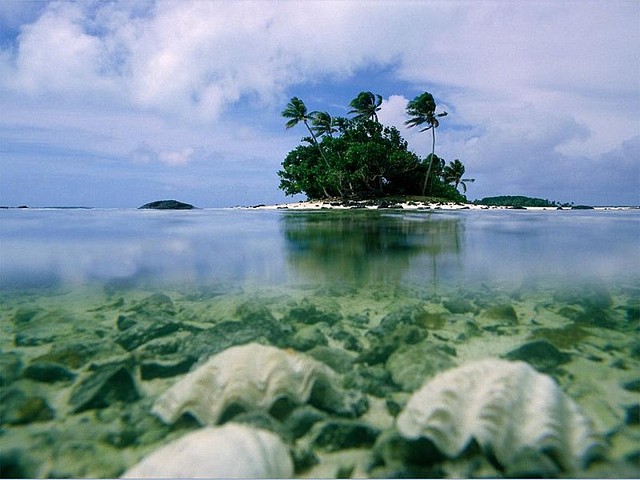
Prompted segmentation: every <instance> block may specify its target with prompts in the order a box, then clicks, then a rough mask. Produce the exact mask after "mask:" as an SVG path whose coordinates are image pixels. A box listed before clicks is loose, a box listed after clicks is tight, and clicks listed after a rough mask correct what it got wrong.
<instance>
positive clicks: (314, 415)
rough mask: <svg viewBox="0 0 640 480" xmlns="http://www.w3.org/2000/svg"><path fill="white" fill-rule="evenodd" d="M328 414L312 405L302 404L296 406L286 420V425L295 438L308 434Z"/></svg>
mask: <svg viewBox="0 0 640 480" xmlns="http://www.w3.org/2000/svg"><path fill="white" fill-rule="evenodd" d="M326 418H327V414H326V413H325V412H323V411H321V410H318V409H317V408H315V407H312V406H311V405H302V406H301V407H299V408H296V409H295V410H294V411H293V412H291V415H289V416H288V417H287V419H286V420H285V427H286V428H287V430H288V431H289V432H291V434H292V435H293V437H294V438H296V439H297V438H300V437H302V436H303V435H304V434H306V433H307V432H308V431H309V430H310V429H311V427H313V426H314V425H315V424H316V423H318V422H319V421H320V420H325V419H326Z"/></svg>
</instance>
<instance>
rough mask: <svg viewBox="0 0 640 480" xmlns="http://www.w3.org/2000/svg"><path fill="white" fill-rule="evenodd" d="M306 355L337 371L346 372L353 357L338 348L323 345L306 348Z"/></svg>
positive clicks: (350, 365) (351, 365)
mask: <svg viewBox="0 0 640 480" xmlns="http://www.w3.org/2000/svg"><path fill="white" fill-rule="evenodd" d="M306 353H307V355H309V356H310V357H313V358H315V359H316V360H318V361H320V362H322V363H324V364H326V365H329V366H330V367H331V368H332V369H333V370H335V371H336V372H338V373H346V372H349V371H351V369H352V368H353V362H354V360H355V357H354V356H353V355H351V354H349V353H348V352H345V351H344V350H342V349H339V348H331V347H327V346H324V345H320V346H316V347H314V348H312V349H311V350H308V351H307V352H306Z"/></svg>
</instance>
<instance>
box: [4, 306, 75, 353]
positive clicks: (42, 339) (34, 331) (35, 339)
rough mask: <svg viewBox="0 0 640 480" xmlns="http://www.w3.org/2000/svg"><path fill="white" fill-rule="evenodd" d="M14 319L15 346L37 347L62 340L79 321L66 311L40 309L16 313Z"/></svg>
mask: <svg viewBox="0 0 640 480" xmlns="http://www.w3.org/2000/svg"><path fill="white" fill-rule="evenodd" d="M32 313H33V315H31V314H32ZM27 318H28V319H27ZM14 321H15V323H16V334H15V340H14V343H15V345H16V346H17V347H37V346H40V345H46V344H48V343H54V342H56V341H58V340H64V339H66V338H68V337H69V336H70V335H72V334H73V333H74V325H77V324H78V323H79V322H78V321H77V319H75V318H73V316H71V315H70V314H69V313H67V312H63V311H42V310H40V309H37V310H34V311H29V312H28V313H26V314H25V312H22V313H20V314H18V313H16V315H15V318H14Z"/></svg>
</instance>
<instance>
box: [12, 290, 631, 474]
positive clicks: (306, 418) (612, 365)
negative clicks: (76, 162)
mask: <svg viewBox="0 0 640 480" xmlns="http://www.w3.org/2000/svg"><path fill="white" fill-rule="evenodd" d="M1 295H2V302H1V304H0V305H1V306H0V339H1V340H0V341H1V342H2V343H1V352H0V359H1V361H2V363H1V365H2V369H1V371H0V375H1V377H0V381H1V382H2V383H1V385H2V390H1V396H2V402H1V406H0V415H1V417H0V418H1V425H0V456H1V457H0V465H2V476H4V477H25V476H26V477H76V478H77V477H94V478H105V477H118V476H120V475H122V473H123V472H124V471H125V470H127V469H128V468H130V467H132V466H133V465H134V464H136V463H137V462H138V461H140V460H141V459H142V458H143V457H145V456H146V455H148V454H149V453H151V452H153V451H154V450H156V449H157V448H159V447H160V446H162V445H165V444H167V443H168V442H170V441H172V440H175V439H178V438H180V437H182V436H183V435H185V434H186V433H187V432H189V431H192V430H195V429H198V428H201V427H202V425H201V424H200V423H199V422H198V421H197V420H196V419H195V418H193V417H192V416H190V415H184V416H182V417H181V418H179V419H178V420H177V421H175V422H173V423H171V424H167V423H165V422H163V421H161V419H159V418H158V417H157V416H156V415H154V414H153V413H152V409H153V405H154V403H155V402H156V400H157V399H158V398H159V397H160V396H161V395H162V394H163V393H164V392H166V391H167V390H168V389H170V388H171V387H172V386H173V385H175V384H176V383H177V382H178V381H179V380H180V379H181V378H184V377H185V375H187V374H188V372H190V371H193V370H194V369H195V368H197V367H198V366H200V365H202V364H203V363H204V362H206V361H207V360H208V359H210V358H212V357H213V356H215V355H217V354H219V353H221V352H224V351H226V350H228V349H229V348H231V347H234V346H237V345H246V344H249V343H258V344H263V345H271V346H274V347H277V348H279V349H283V350H291V351H296V352H302V353H303V354H304V355H307V356H309V357H310V358H313V359H314V360H316V361H318V362H321V363H323V364H324V365H326V366H328V367H329V368H331V369H332V370H333V371H334V372H335V382H336V384H337V385H336V387H339V388H340V389H342V390H345V391H352V392H355V395H357V396H359V397H358V398H359V399H361V400H362V401H363V402H364V405H366V408H361V407H358V408H355V409H354V410H351V411H347V410H344V409H343V410H339V409H334V411H331V408H328V409H323V408H318V407H317V406H315V405H312V404H311V403H309V402H304V403H303V404H299V405H294V404H287V405H280V403H279V404H278V409H273V408H269V409H256V410H251V408H248V409H247V408H246V406H245V408H239V407H238V406H235V407H233V408H230V409H228V411H226V412H225V414H224V415H222V416H221V418H220V419H219V420H218V423H225V422H229V421H233V422H240V423H248V424H251V425H254V426H257V427H260V428H267V429H269V430H271V431H273V432H275V433H276V434H277V435H279V436H281V437H282V438H283V440H284V441H285V442H286V443H287V445H289V447H290V448H291V451H292V453H293V457H294V465H295V472H294V475H295V476H296V477H331V478H344V477H367V476H368V477H388V476H407V475H410V476H421V475H424V476H428V475H436V476H444V477H460V476H462V477H481V476H490V477H501V476H504V475H506V473H505V472H504V471H502V470H501V469H500V466H499V465H496V463H495V461H493V460H492V459H491V458H487V457H486V455H484V454H483V453H482V452H473V451H471V452H468V454H467V455H466V456H464V457H462V458H456V459H447V458H435V457H434V459H433V460H430V461H429V462H431V463H429V462H427V465H422V466H421V467H420V468H417V467H416V466H415V465H410V464H402V463H399V464H394V465H389V464H385V462H384V461H381V460H380V458H381V453H380V451H379V450H380V448H381V447H380V445H385V444H384V442H383V440H384V438H385V436H387V435H389V432H391V431H392V430H393V429H394V425H395V421H396V418H397V416H398V414H399V412H400V411H401V410H402V409H403V408H404V406H405V405H406V403H407V401H408V399H409V398H410V396H411V394H412V393H413V392H414V391H415V390H417V389H418V388H420V386H421V385H422V384H424V383H425V382H426V381H428V380H429V379H431V378H433V377H434V376H435V375H437V374H438V373H441V372H443V371H446V370H448V369H450V368H454V367H456V366H461V365H464V364H467V363H469V362H472V361H475V360H479V359H482V358H502V359H507V360H511V361H524V362H527V363H528V364H529V365H531V366H532V367H533V368H535V369H536V370H537V371H539V372H541V373H544V374H545V375H549V376H550V377H551V378H553V379H554V381H555V382H557V384H558V385H559V387H560V388H561V390H562V391H563V392H564V393H565V394H566V395H568V396H569V397H570V398H572V399H573V400H574V401H575V402H576V403H577V404H578V406H579V407H580V408H581V409H582V411H583V412H584V413H585V415H586V416H588V417H589V418H590V419H591V421H592V422H593V425H594V428H595V429H596V430H597V431H598V432H600V433H601V434H602V438H603V440H604V442H605V443H606V445H607V448H608V454H607V457H606V458H605V459H603V460H600V461H597V462H593V463H592V464H590V465H588V466H587V467H585V468H586V470H584V471H579V472H559V473H558V476H563V475H569V476H575V475H578V476H601V477H611V478H616V477H624V476H628V474H629V473H630V472H634V471H635V472H637V468H639V466H640V463H639V462H640V420H638V411H639V410H640V401H639V391H640V386H639V385H640V374H639V372H640V347H639V345H640V341H639V340H640V332H639V328H640V318H639V317H640V304H639V303H638V298H640V291H639V288H638V286H637V284H636V283H633V282H631V283H629V284H621V285H615V286H612V285H607V284H590V285H565V286H564V287H562V288H559V287H557V286H554V285H551V284H529V283H527V282H523V283H521V284H518V285H513V284H508V285H490V284H481V285H474V286H468V285H466V286H434V285H419V284H415V285H407V284H404V285H403V286H397V285H390V284H379V285H367V286H358V287H356V286H351V285H348V284H346V283H345V284H340V283H339V282H337V283H334V284H331V285H324V286H322V287H318V286H317V285H288V286H273V287H269V286H248V285H233V286H230V285H224V284H220V285H214V286H212V285H208V286H188V287H187V286H184V287H163V288H157V287H154V288H151V287H149V288H141V287H136V288H133V287H130V286H126V285H125V286H122V285H117V284H107V285H93V286H82V287H71V286H69V287H62V288H57V289H53V290H47V291H46V293H45V292H43V291H41V290H37V289H33V290H23V291H19V292H9V291H3V292H2V293H1ZM354 398H355V397H354ZM359 405H361V404H359ZM387 445H388V444H387ZM382 457H384V455H382ZM212 475H213V474H212Z"/></svg>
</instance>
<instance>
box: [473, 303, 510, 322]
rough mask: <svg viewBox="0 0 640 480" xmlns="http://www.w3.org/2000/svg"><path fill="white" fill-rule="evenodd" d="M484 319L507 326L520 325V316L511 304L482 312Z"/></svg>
mask: <svg viewBox="0 0 640 480" xmlns="http://www.w3.org/2000/svg"><path fill="white" fill-rule="evenodd" d="M482 317H483V318H486V319H489V320H495V321H500V322H502V323H504V324H506V325H517V324H518V314H517V313H516V311H515V309H514V308H513V306H512V305H509V304H504V305H494V306H491V307H489V308H487V309H486V310H484V311H483V312H482Z"/></svg>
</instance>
